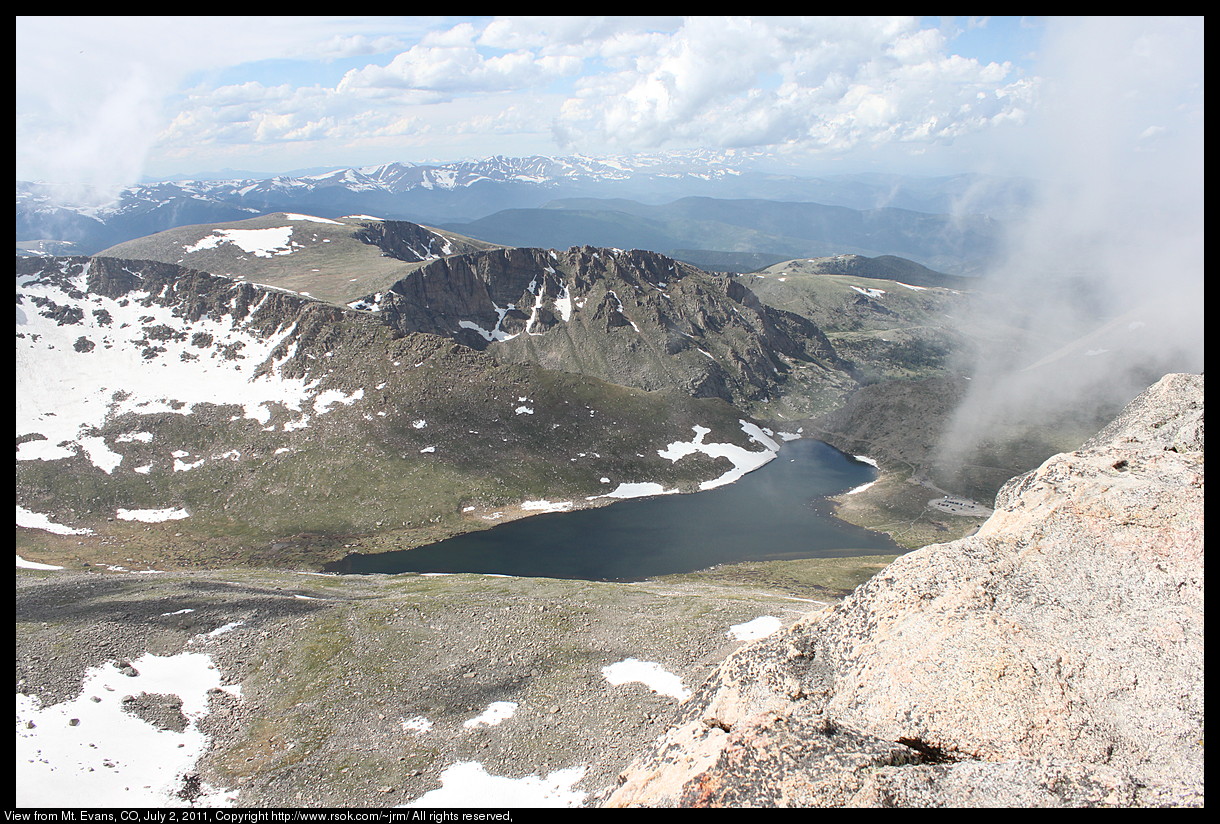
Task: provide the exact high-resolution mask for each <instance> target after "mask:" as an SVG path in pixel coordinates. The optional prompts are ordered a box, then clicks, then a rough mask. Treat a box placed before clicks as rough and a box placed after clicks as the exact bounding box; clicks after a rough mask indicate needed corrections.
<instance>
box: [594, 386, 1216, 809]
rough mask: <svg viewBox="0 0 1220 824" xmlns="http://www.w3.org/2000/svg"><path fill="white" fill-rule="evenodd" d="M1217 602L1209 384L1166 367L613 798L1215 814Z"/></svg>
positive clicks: (711, 710) (677, 734) (674, 738)
mask: <svg viewBox="0 0 1220 824" xmlns="http://www.w3.org/2000/svg"><path fill="white" fill-rule="evenodd" d="M1203 609H1204V595H1203V377H1202V375H1186V374H1172V375H1168V376H1166V377H1165V378H1163V379H1162V380H1161V381H1159V382H1158V383H1157V384H1155V385H1154V386H1153V387H1151V388H1150V389H1148V390H1147V391H1146V392H1144V393H1143V394H1142V395H1140V396H1139V397H1138V398H1136V399H1135V400H1134V401H1132V402H1131V404H1129V405H1128V407H1127V408H1126V409H1125V411H1124V412H1123V413H1122V414H1121V415H1120V416H1119V417H1118V418H1117V419H1116V420H1115V421H1114V422H1113V423H1112V424H1111V425H1109V426H1107V427H1106V428H1104V429H1103V430H1102V431H1101V432H1099V433H1098V434H1097V435H1096V436H1095V437H1094V438H1092V439H1091V440H1089V441H1088V442H1086V443H1085V444H1084V445H1083V446H1082V447H1081V448H1080V449H1078V450H1076V451H1074V452H1070V453H1064V454H1059V455H1055V456H1054V457H1052V458H1050V459H1049V460H1047V461H1046V462H1045V463H1043V464H1042V465H1041V466H1039V467H1038V468H1037V469H1036V470H1034V471H1031V472H1029V473H1026V474H1024V475H1021V476H1019V477H1017V478H1014V479H1013V480H1011V481H1010V482H1009V483H1008V484H1007V485H1006V486H1004V488H1003V489H1002V490H1001V492H1000V495H999V496H998V498H997V501H996V511H995V514H994V515H993V516H992V517H991V518H990V519H989V520H988V521H987V522H986V523H985V524H984V525H983V526H982V528H980V529H979V531H978V532H977V533H976V534H974V535H972V536H970V537H967V538H963V539H960V540H957V541H953V542H951V543H946V544H933V545H930V546H926V547H924V548H922V549H919V550H916V551H914V552H911V553H909V554H907V555H904V556H902V557H900V558H899V559H898V560H897V561H895V562H894V563H893V564H891V565H890V566H889V567H887V568H886V569H885V570H884V571H883V572H882V573H880V574H878V575H877V576H876V577H874V578H873V579H871V580H870V581H869V582H867V583H866V584H864V585H863V586H861V587H859V588H858V589H857V590H856V591H855V592H854V593H853V594H852V595H851V596H849V597H848V598H847V599H846V600H844V601H843V602H841V603H840V604H838V605H837V606H834V607H829V608H826V609H825V610H823V611H820V612H816V613H812V614H809V615H807V616H805V617H804V618H803V619H801V620H800V621H798V622H797V623H796V624H794V625H793V626H792V627H791V628H789V629H787V630H785V631H783V632H780V633H776V634H774V635H771V636H769V637H767V638H765V639H762V640H759V641H757V642H754V643H753V644H752V645H749V646H747V647H744V648H742V649H741V650H739V651H738V652H736V653H735V654H734V655H732V656H731V657H730V658H728V659H727V660H726V661H725V663H724V664H723V665H721V666H720V667H719V669H718V670H717V671H716V672H715V674H714V675H712V676H711V677H710V678H709V679H708V680H707V681H706V682H705V683H704V684H703V685H702V687H701V688H699V690H698V691H697V692H696V693H695V694H694V695H693V697H692V698H691V699H690V701H689V702H688V703H687V704H686V706H685V709H684V712H683V713H682V715H681V717H680V719H679V721H678V723H676V724H675V725H674V726H673V727H672V728H671V729H670V730H669V731H668V732H667V733H665V734H664V736H663V737H661V738H660V739H659V740H658V741H657V743H656V745H655V748H654V750H653V751H652V752H651V753H650V754H648V755H646V756H644V757H643V758H641V759H639V760H638V761H636V762H635V763H634V764H633V765H632V766H631V767H629V768H628V769H627V770H626V771H625V772H624V773H623V774H622V775H621V776H620V782H619V785H618V787H617V788H616V789H615V790H614V791H613V792H612V793H611V794H610V795H609V796H608V798H606V799H605V804H606V805H607V806H612V807H626V806H703V807H714V806H734V807H736V806H1040V807H1043V806H1044V807H1052V806H1201V805H1202V804H1203V792H1204V791H1203V783H1204V777H1203V773H1204V755H1203V717H1204V708H1203V686H1204V684H1203Z"/></svg>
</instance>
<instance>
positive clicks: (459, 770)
mask: <svg viewBox="0 0 1220 824" xmlns="http://www.w3.org/2000/svg"><path fill="white" fill-rule="evenodd" d="M584 775H585V768H584V767H570V768H568V769H565V770H555V771H553V772H551V773H548V774H547V775H546V777H545V778H543V777H541V776H537V775H527V776H525V777H524V778H507V777H505V776H499V775H491V774H490V773H488V772H487V770H486V769H484V768H483V765H482V764H480V763H478V762H477V761H460V762H458V763H457V764H454V765H453V766H452V767H448V768H446V769H445V771H444V772H442V773H441V787H440V788H439V789H436V790H432V791H430V792H427V793H424V794H423V795H421V796H420V797H419V798H416V799H415V800H413V801H409V802H407V803H406V804H404V805H402V806H404V807H428V808H458V807H496V808H500V807H504V808H509V809H512V808H532V807H579V806H580V805H581V804H582V803H583V802H584V799H585V795H586V793H583V792H580V791H578V790H573V789H572V786H573V785H574V784H575V783H576V782H577V781H580V779H582V778H584Z"/></svg>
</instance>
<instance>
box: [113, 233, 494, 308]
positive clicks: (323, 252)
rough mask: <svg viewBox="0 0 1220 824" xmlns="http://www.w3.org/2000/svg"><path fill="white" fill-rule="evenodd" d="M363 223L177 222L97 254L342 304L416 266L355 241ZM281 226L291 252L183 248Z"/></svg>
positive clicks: (473, 244)
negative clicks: (218, 235) (224, 233)
mask: <svg viewBox="0 0 1220 824" xmlns="http://www.w3.org/2000/svg"><path fill="white" fill-rule="evenodd" d="M366 222H367V221H366V220H361V219H357V218H341V219H340V220H339V221H338V223H333V222H317V221H311V220H289V219H287V218H286V217H285V216H284V214H282V213H276V214H271V215H263V216H261V217H257V218H252V219H250V220H242V221H236V222H230V223H223V224H203V225H197V226H181V227H178V228H176V229H170V230H168V231H165V232H158V233H157V234H155V235H149V236H148V237H145V238H140V239H138V240H131V241H127V242H126V243H120V244H118V245H117V246H114V247H111V248H110V249H107V250H105V251H104V252H101V253H99V255H100V256H105V257H117V258H126V259H129V260H159V261H163V262H165V263H177V264H181V265H183V266H187V267H190V268H193V269H199V270H201V271H205V272H212V273H214V274H219V275H230V276H235V277H241V278H244V279H246V280H249V281H252V282H254V283H261V284H265V285H267V286H276V287H279V288H281V289H290V290H292V291H294V292H300V293H303V294H306V295H311V296H312V297H315V298H317V299H318V300H323V301H326V302H328V303H334V304H337V305H346V304H347V303H348V302H349V301H352V300H355V299H356V298H359V297H361V296H363V295H368V294H371V293H373V292H377V291H380V290H383V289H386V288H388V287H389V286H390V285H391V284H393V283H394V282H395V281H397V280H399V279H401V278H402V277H403V276H404V275H405V274H406V273H407V272H410V271H411V270H412V269H416V268H418V267H419V266H420V265H422V262H418V261H417V262H410V261H402V260H397V259H395V258H393V257H388V256H386V255H385V254H383V253H382V250H381V249H379V248H377V247H376V246H373V245H371V244H368V243H364V242H362V241H360V240H358V239H357V238H356V237H355V236H354V234H353V233H354V232H355V230H357V229H359V228H360V226H361V225H363V224H364V223H366ZM283 226H291V227H292V228H293V233H292V240H293V242H294V243H297V244H299V245H300V248H298V249H295V250H294V251H293V252H292V253H291V254H283V255H280V254H276V255H271V256H260V255H256V254H253V253H249V252H242V250H240V249H238V248H237V247H235V246H233V245H232V244H229V243H221V244H219V245H218V246H216V247H214V248H210V249H203V250H200V251H196V252H188V251H186V249H187V247H190V246H193V245H194V244H196V243H198V242H199V240H201V239H202V238H205V237H208V236H209V235H211V234H212V232H213V231H214V230H215V229H222V228H225V229H228V228H234V229H240V230H257V229H273V228H277V227H283ZM434 231H438V232H439V231H440V230H434ZM444 234H445V235H446V236H448V237H451V238H453V239H454V240H455V241H457V242H458V243H460V245H461V246H462V248H463V249H467V248H469V249H475V248H488V247H491V246H492V245H493V244H489V243H484V242H482V241H476V240H472V239H470V238H461V237H460V236H458V235H454V234H453V233H444ZM235 252H236V254H235Z"/></svg>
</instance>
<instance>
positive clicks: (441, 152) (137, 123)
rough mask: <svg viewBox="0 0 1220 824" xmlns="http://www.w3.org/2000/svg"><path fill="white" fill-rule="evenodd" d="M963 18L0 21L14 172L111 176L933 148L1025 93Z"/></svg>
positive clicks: (1033, 92) (973, 129) (1017, 103)
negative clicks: (13, 117) (988, 55)
mask: <svg viewBox="0 0 1220 824" xmlns="http://www.w3.org/2000/svg"><path fill="white" fill-rule="evenodd" d="M977 25H979V24H976V23H974V22H973V21H969V20H967V21H964V22H963V23H960V24H944V23H942V24H941V25H940V27H939V28H938V27H936V26H933V25H931V24H929V23H923V22H921V21H920V20H919V19H918V18H907V17H885V18H871V17H828V18H806V17H757V18H751V17H689V18H662V17H657V18H649V17H625V16H624V17H613V16H611V17H580V16H565V17H524V16H522V17H502V18H495V19H481V18H476V19H473V20H454V19H444V18H438V19H430V18H386V19H379V18H309V17H307V18H297V17H290V18H280V17H277V18H224V17H205V18H174V17H165V18H92V19H91V18H18V25H17V146H18V152H17V155H18V157H17V160H18V164H17V165H18V175H19V177H22V178H28V177H35V178H53V179H71V180H78V181H92V182H99V181H101V180H106V181H121V182H131V181H132V179H133V177H134V176H136V175H138V174H139V173H140V171H142V169H143V168H144V166H145V165H146V164H149V163H151V164H153V165H155V166H157V167H159V168H158V169H157V171H161V172H167V171H171V170H172V169H171V168H167V167H172V166H173V165H175V164H177V165H181V164H184V163H190V164H191V165H192V166H200V165H203V164H206V163H224V164H226V165H227V164H239V165H245V164H250V166H247V168H249V167H251V166H254V167H258V164H270V163H275V164H278V166H279V168H280V169H283V170H287V169H290V168H293V167H294V166H300V165H322V164H324V163H336V164H342V163H351V164H352V165H360V164H365V163H373V162H384V161H386V160H391V159H400V160H421V159H423V158H428V157H430V158H445V159H458V158H459V157H461V156H463V155H464V156H485V155H489V154H510V153H534V152H536V153H550V152H554V151H556V150H560V151H580V152H585V153H598V152H602V151H645V150H649V149H654V148H683V147H705V148H716V147H765V148H768V149H770V150H772V151H783V152H787V153H795V152H804V151H812V152H821V153H826V152H830V153H846V152H850V151H853V150H857V149H870V150H873V151H879V150H880V148H881V147H887V146H888V147H895V146H899V147H907V148H906V151H910V150H916V149H922V148H924V147H930V146H936V145H941V146H943V145H947V144H950V143H953V142H954V141H961V140H962V139H963V138H965V137H968V136H975V135H980V134H988V135H989V134H991V133H992V132H994V131H995V129H994V127H996V126H1007V125H1010V124H1019V123H1022V122H1024V120H1025V119H1026V118H1027V116H1028V115H1029V112H1030V111H1031V110H1032V109H1033V108H1034V107H1035V106H1036V104H1037V96H1038V93H1039V90H1040V85H1039V82H1038V80H1037V79H1036V78H1032V77H1027V76H1024V75H1023V74H1022V73H1021V71H1020V70H1018V69H1016V68H1014V67H1013V66H1012V65H1011V64H1009V63H1004V62H985V61H980V60H976V59H973V58H969V57H963V56H961V55H958V54H955V53H954V51H953V48H954V46H953V40H951V39H950V38H951V37H953V36H956V34H955V32H959V31H961V30H962V26H965V27H966V28H967V29H969V28H974V27H976V26H977ZM1157 49H1158V45H1157V44H1156V43H1155V42H1153V41H1152V40H1149V42H1148V44H1147V50H1148V51H1149V52H1150V53H1159V52H1158V51H1157ZM320 66H330V67H331V68H330V69H328V70H326V71H322V70H320V69H319V68H318V67H320ZM1162 125H1163V124H1160V123H1154V122H1149V123H1145V124H1143V126H1142V127H1141V129H1148V128H1149V127H1154V126H1162ZM1155 134H1157V132H1155V131H1151V132H1149V135H1150V136H1155ZM1147 142H1149V143H1153V142H1155V141H1153V140H1148V141H1147ZM178 170H179V171H186V169H181V168H179V169H178ZM190 170H192V171H198V170H199V169H190ZM273 170H274V169H273Z"/></svg>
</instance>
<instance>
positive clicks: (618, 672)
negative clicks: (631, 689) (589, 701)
mask: <svg viewBox="0 0 1220 824" xmlns="http://www.w3.org/2000/svg"><path fill="white" fill-rule="evenodd" d="M602 675H603V676H605V678H606V680H607V681H609V682H610V683H611V684H613V685H615V686H618V685H620V684H629V683H636V682H639V683H641V684H643V685H644V686H646V687H648V688H649V689H650V690H652V691H653V692H655V693H658V694H659V695H668V696H670V697H672V698H677V699H678V700H679V701H685V700H686V699H687V698H690V694H691V693H690V690H688V689H687V688H686V687H684V686H682V679H681V678H679V677H678V676H676V675H674V674H673V673H672V672H669V671H668V670H666V669H665V668H664V667H662V666H661V665H660V664H657V663H654V662H652V661H640V660H638V659H636V658H628V659H626V660H623V661H619V662H617V663H614V664H610V665H609V666H605V667H602Z"/></svg>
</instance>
